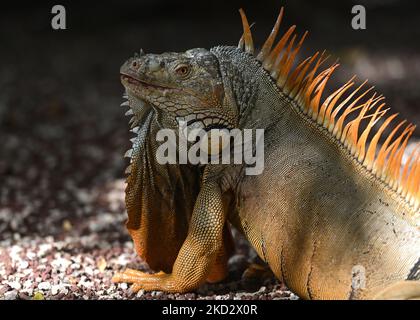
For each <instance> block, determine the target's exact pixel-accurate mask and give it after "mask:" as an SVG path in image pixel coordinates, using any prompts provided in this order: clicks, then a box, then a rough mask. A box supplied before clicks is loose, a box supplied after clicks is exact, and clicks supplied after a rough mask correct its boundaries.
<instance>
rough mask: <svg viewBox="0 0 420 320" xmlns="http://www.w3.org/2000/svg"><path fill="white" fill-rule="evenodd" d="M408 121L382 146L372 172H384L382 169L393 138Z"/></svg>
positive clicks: (394, 130) (395, 130)
mask: <svg viewBox="0 0 420 320" xmlns="http://www.w3.org/2000/svg"><path fill="white" fill-rule="evenodd" d="M406 122H407V121H406V120H403V121H401V122H400V123H399V124H398V125H397V126H396V127H395V128H394V129H393V130H392V132H391V133H390V134H389V136H388V137H387V138H386V140H385V142H384V144H383V145H382V147H381V148H380V149H379V152H378V155H377V157H376V160H375V161H374V162H373V168H372V171H373V173H376V172H380V171H382V168H383V167H384V163H385V158H386V156H387V155H388V153H389V151H390V150H389V149H388V146H389V143H390V142H391V140H392V138H393V137H394V135H395V133H396V132H397V131H398V129H399V128H401V126H402V125H403V124H404V123H406Z"/></svg>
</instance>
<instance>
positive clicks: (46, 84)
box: [0, 0, 420, 299]
mask: <svg viewBox="0 0 420 320" xmlns="http://www.w3.org/2000/svg"><path fill="white" fill-rule="evenodd" d="M55 4H58V2H55V1H54V2H48V1H45V2H42V3H36V4H35V2H33V3H32V4H26V5H25V6H22V5H21V4H19V3H17V2H15V4H7V5H6V4H2V10H1V12H0V66H1V67H0V299H1V298H6V299H15V298H18V299H29V298H33V297H34V296H36V294H39V295H38V298H42V297H47V298H56V299H60V298H69V299H70V298H84V299H89V298H121V297H127V293H126V291H127V290H125V289H126V287H125V286H122V285H119V286H115V285H111V284H110V283H109V277H110V276H111V275H112V272H113V271H115V270H119V269H121V268H123V267H125V266H126V265H127V264H128V266H131V267H134V268H143V269H144V270H147V266H145V265H144V264H143V263H142V262H141V261H139V259H137V257H136V256H135V254H134V253H133V250H132V245H131V241H130V239H129V237H128V235H127V233H126V231H125V228H124V221H125V219H126V215H125V211H124V210H125V209H124V202H123V199H124V174H123V172H124V168H125V166H126V165H127V163H126V160H125V159H124V158H123V154H124V152H125V150H127V149H128V148H129V147H130V142H129V138H130V134H129V132H128V124H127V119H126V118H125V117H124V112H125V110H123V108H120V107H119V104H120V103H121V101H122V99H121V95H122V93H123V89H122V86H121V85H120V82H119V67H120V65H121V64H122V63H123V62H124V60H125V59H127V58H128V57H130V56H131V55H132V54H133V53H134V52H135V51H139V49H140V48H143V49H144V50H145V51H146V52H154V53H159V52H163V51H184V50H186V49H189V48H193V47H204V48H210V47H212V46H215V45H219V44H223V45H236V44H237V42H238V40H239V38H240V36H241V34H242V27H241V22H240V17H239V13H238V9H239V8H240V7H242V8H244V9H245V11H246V13H247V15H248V19H249V20H250V22H256V24H255V26H254V27H253V34H254V41H255V42H256V45H257V46H259V45H261V44H262V43H263V41H264V40H265V38H266V36H267V34H268V33H269V32H270V30H271V27H272V25H273V23H274V21H275V19H276V17H277V14H278V11H279V8H280V6H282V5H284V6H285V9H286V11H285V13H286V15H285V19H284V20H283V23H282V30H283V31H284V30H285V29H286V27H288V26H290V25H291V24H296V25H297V30H298V33H299V34H302V33H303V32H304V31H305V30H309V31H310V33H309V38H308V39H307V40H306V42H305V45H304V46H305V50H304V51H305V53H308V54H310V53H312V52H314V51H316V50H320V49H327V50H328V52H329V53H331V54H332V56H333V59H335V58H337V57H340V61H341V67H340V68H339V71H338V72H337V74H336V75H335V77H334V78H333V80H332V83H333V84H334V83H335V84H336V85H338V83H342V82H343V81H345V80H347V79H348V78H349V77H350V76H351V75H353V74H357V75H358V77H359V79H362V80H363V79H365V78H368V79H369V80H370V82H371V83H373V84H375V86H376V89H377V90H378V91H379V92H380V93H383V94H384V95H385V96H386V98H387V103H388V105H390V106H392V107H393V109H394V110H396V111H398V112H400V113H401V115H402V117H403V118H407V119H409V120H410V121H412V122H414V123H417V124H420V112H419V108H420V90H419V89H420V42H419V41H418V39H420V28H419V26H418V23H419V21H420V10H419V9H418V8H417V6H416V1H397V0H369V1H368V0H366V1H362V0H359V1H349V0H342V1H332V0H331V1H325V0H324V1H316V2H315V1H309V0H308V1H303V0H293V1H280V0H276V1H274V0H264V1H250V0H249V1H246V0H243V1H239V0H233V1H226V0H225V1H218V0H217V1H216V0H211V1H210V0H209V1H193V0H183V1H174V0H172V1H169V0H168V1H164V0H153V1H152V0H142V1H127V0H125V1H116V0H112V1H106V2H105V1H89V2H88V3H87V2H86V1H71V2H66V1H60V3H59V4H62V5H64V6H65V8H66V12H67V30H53V29H52V28H51V19H52V17H53V15H52V14H51V8H52V6H53V5H55ZM356 4H362V5H364V6H365V8H366V11H367V29H366V30H353V29H352V27H351V19H352V17H353V15H352V14H351V8H352V7H353V5H356ZM333 59H331V61H332V60H333ZM333 87H334V85H333ZM415 135H416V137H417V138H419V137H420V134H419V130H417V131H416V133H415ZM238 241H239V242H238V248H239V250H238V255H237V256H236V260H234V261H233V262H232V263H231V264H232V268H236V269H237V272H238V273H239V272H240V271H241V270H242V271H243V268H244V265H246V263H247V262H249V260H250V259H253V256H252V255H253V253H252V251H249V250H248V248H247V247H246V244H245V243H243V241H242V242H241V240H238ZM233 273H234V272H233ZM235 285H236V286H240V284H238V283H237V282H235V281H233V282H230V287H226V286H225V287H223V286H222V287H221V288H219V289H220V290H222V294H224V295H226V294H232V293H229V292H230V291H235V290H237V289H238V287H235ZM279 286H280V287H279ZM281 286H282V285H281V284H278V283H275V282H274V283H272V284H271V286H266V287H264V288H265V289H264V290H265V291H264V290H263V291H261V290H260V291H261V292H260V293H259V294H256V295H252V294H251V293H249V292H248V293H249V295H250V296H251V298H252V297H258V298H261V297H263V298H264V297H265V298H270V297H271V298H273V297H274V298H275V297H277V295H280V296H279V297H280V298H282V297H284V298H290V297H293V295H292V294H290V293H287V291H285V288H284V287H281ZM226 288H227V289H226ZM279 288H281V289H282V290H284V291H281V290H280V289H279ZM219 289H217V288H216V289H214V288H213V289H209V290H210V291H206V292H204V293H202V294H201V295H200V293H198V294H192V296H182V297H184V298H185V297H186V298H200V297H202V296H212V292H213V291H215V292H216V293H217V292H218V291H217V290H219ZM107 290H108V291H107ZM206 290H207V289H206ZM223 290H225V291H223ZM257 290H258V289H257ZM254 291H255V290H254ZM209 292H210V293H209ZM250 292H253V291H252V290H251V291H250ZM258 292H259V291H258ZM279 292H281V293H279ZM219 293H220V292H219ZM128 296H129V295H128ZM136 297H138V298H141V297H142V296H141V295H138V296H136ZM144 297H146V298H150V297H152V298H158V297H162V298H166V297H168V296H165V295H159V294H156V295H155V296H150V295H149V294H146V295H145V296H144ZM169 297H171V296H169ZM246 297H247V295H245V298H246Z"/></svg>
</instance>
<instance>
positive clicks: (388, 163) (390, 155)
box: [382, 123, 414, 183]
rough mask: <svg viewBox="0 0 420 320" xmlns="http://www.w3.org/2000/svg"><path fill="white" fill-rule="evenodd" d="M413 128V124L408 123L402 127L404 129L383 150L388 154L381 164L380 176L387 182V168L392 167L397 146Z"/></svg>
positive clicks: (388, 177) (388, 174)
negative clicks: (384, 161)
mask: <svg viewBox="0 0 420 320" xmlns="http://www.w3.org/2000/svg"><path fill="white" fill-rule="evenodd" d="M413 130H414V128H413V125H412V124H411V123H409V124H408V125H407V127H406V128H405V129H404V131H403V132H402V133H401V134H400V135H399V136H398V137H397V138H396V139H395V140H394V141H393V142H392V143H391V145H390V146H389V147H388V148H387V149H386V151H385V153H386V154H387V155H388V160H387V161H386V163H384V165H383V168H382V177H383V178H384V179H385V181H386V182H388V183H389V180H390V178H391V176H390V172H389V170H390V168H391V167H392V164H393V161H394V157H395V154H396V153H397V150H398V147H399V146H400V144H401V141H402V140H403V139H404V137H405V136H406V135H409V136H410V135H411V134H412V132H413ZM399 165H401V162H400V163H399Z"/></svg>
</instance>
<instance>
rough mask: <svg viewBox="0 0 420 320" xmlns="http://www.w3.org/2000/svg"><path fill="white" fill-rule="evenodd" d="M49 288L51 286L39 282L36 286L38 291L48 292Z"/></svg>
mask: <svg viewBox="0 0 420 320" xmlns="http://www.w3.org/2000/svg"><path fill="white" fill-rule="evenodd" d="M50 288H51V284H50V283H49V282H47V281H44V282H41V283H40V284H38V289H39V290H50Z"/></svg>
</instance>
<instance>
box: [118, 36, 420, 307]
mask: <svg viewBox="0 0 420 320" xmlns="http://www.w3.org/2000/svg"><path fill="white" fill-rule="evenodd" d="M245 36H246V34H245ZM246 41H247V39H246V37H245V46H247V45H249V39H248V42H246ZM247 43H248V44H247ZM121 75H122V76H121V79H122V83H123V85H124V86H125V87H126V90H127V93H128V96H129V97H135V98H136V99H139V100H144V101H146V103H147V104H149V105H151V106H152V107H153V109H154V110H155V111H156V113H157V123H158V124H159V126H160V127H165V128H173V129H177V128H178V121H179V120H180V119H181V120H183V119H186V120H188V121H190V123H193V122H201V123H202V125H203V126H204V127H206V128H211V127H214V126H215V125H216V126H218V127H226V128H239V129H245V128H247V129H250V128H254V129H256V128H259V129H264V130H265V169H264V171H263V173H262V174H261V175H256V176H248V175H245V173H244V172H245V170H244V168H245V167H244V166H243V165H212V164H209V165H206V166H205V168H204V173H203V177H202V180H201V183H200V187H199V192H198V195H197V197H196V199H194V200H195V201H194V209H193V210H192V215H191V218H190V221H189V227H188V232H187V234H186V236H185V241H184V242H183V244H182V246H181V247H180V248H179V247H178V246H176V245H174V247H175V250H174V252H175V251H178V249H179V252H178V254H177V256H176V260H175V262H174V265H173V268H172V271H171V272H168V271H166V270H165V273H163V272H161V273H158V274H145V273H142V272H139V271H135V270H127V271H126V272H123V273H119V274H116V275H115V276H114V278H113V280H114V281H115V282H130V283H133V290H135V291H136V290H139V289H145V290H163V291H168V292H186V291H190V290H194V289H196V288H197V287H198V286H199V285H200V284H202V283H203V282H204V281H206V279H209V278H210V279H212V278H213V279H218V280H220V279H222V278H223V277H224V275H225V272H217V271H214V270H225V268H224V267H223V266H225V265H226V258H227V256H228V254H227V252H228V251H229V250H227V249H226V248H227V247H229V245H226V243H229V241H226V240H225V239H226V234H228V232H227V231H226V230H227V227H226V226H227V224H226V222H227V221H228V222H230V223H232V224H233V225H234V226H236V227H237V228H238V229H239V230H240V231H242V233H243V234H244V235H245V236H246V238H247V239H248V240H249V242H250V243H251V244H252V246H253V247H254V248H255V249H256V251H257V253H258V254H259V256H260V257H261V258H262V259H263V260H264V261H265V262H267V263H268V265H269V266H270V268H271V269H272V270H273V272H274V273H275V275H276V276H277V277H278V278H279V279H282V280H284V281H285V283H286V284H287V285H288V287H289V288H290V289H291V290H293V291H294V292H296V293H297V294H298V295H299V296H300V297H302V298H312V299H349V298H350V299H362V298H368V299H369V298H373V297H389V296H390V291H389V290H387V288H389V287H392V288H395V286H397V288H398V290H399V291H398V290H397V291H398V292H404V293H402V297H404V298H410V297H416V296H417V297H419V296H420V289H419V283H418V282H413V281H409V282H408V283H409V284H408V285H407V282H405V280H419V272H418V268H419V264H420V263H419V261H420V232H419V220H418V214H419V212H418V209H416V207H415V206H413V205H410V203H408V202H407V201H406V200H405V199H404V197H402V196H401V195H400V194H399V193H398V192H396V191H395V190H393V189H392V188H391V187H390V186H389V185H388V184H387V183H385V182H384V181H383V180H381V179H378V178H377V177H376V176H375V175H373V174H372V173H371V171H370V170H368V169H366V167H364V166H362V165H361V163H360V162H358V161H357V159H356V158H355V156H353V155H352V154H351V153H349V151H348V149H347V148H346V147H344V146H343V144H342V143H341V142H340V141H338V140H337V139H336V138H334V137H333V136H332V135H331V134H330V133H329V132H328V131H327V130H326V129H325V128H324V127H323V126H321V125H319V124H317V123H316V122H314V121H312V119H310V118H309V117H307V116H306V115H304V114H302V112H301V109H300V108H299V107H298V106H297V105H296V102H295V101H294V100H292V99H290V98H289V97H288V95H286V94H285V93H284V92H283V91H282V90H280V89H279V87H278V86H277V85H276V83H275V82H273V80H272V79H271V77H270V75H269V74H268V73H267V71H266V70H265V69H264V68H262V67H261V64H260V63H259V62H258V61H257V60H256V59H255V58H254V57H253V56H251V55H250V54H249V53H247V52H244V51H243V50H241V49H240V48H234V47H216V48H213V49H211V50H210V51H207V50H205V49H194V50H190V51H187V52H185V53H165V54H162V55H150V54H148V55H142V56H140V57H135V58H131V59H129V60H128V61H127V62H126V63H125V64H124V65H123V66H122V68H121ZM209 119H210V120H209ZM149 139H150V141H151V140H152V138H151V136H149ZM175 167H177V169H176V170H180V167H181V166H178V165H177V166H175ZM168 170H171V169H168ZM193 176H194V173H193ZM197 176H198V174H197V173H195V177H197ZM181 180H182V181H184V182H185V181H186V180H185V179H184V178H181ZM143 181H144V180H143ZM136 183H137V182H136ZM166 184H167V185H171V182H166ZM184 185H185V186H187V185H186V184H184ZM188 187H190V186H189V185H188V186H187V188H188ZM191 190H194V188H192V189H191ZM137 197H139V196H136V197H132V198H129V200H128V202H127V206H128V207H129V206H132V205H133V204H134V203H136V201H137ZM148 197H149V195H148V194H146V195H145V196H144V198H145V199H146V200H147V199H148ZM153 197H154V198H155V199H157V198H158V195H156V194H155V195H154V196H153ZM153 197H152V198H153ZM165 197H169V195H164V198H165ZM189 200H192V198H189ZM181 207H182V206H181ZM181 210H182V211H183V214H184V215H187V216H188V214H187V213H186V212H187V211H188V209H187V206H185V208H182V209H181ZM150 211H152V212H153V214H156V215H158V216H159V217H160V215H159V214H160V213H161V212H160V209H159V208H158V209H156V210H155V209H154V208H153V206H151V207H150ZM129 215H130V214H129ZM130 217H131V219H135V217H134V216H130ZM150 220H153V217H150ZM159 221H160V223H163V221H164V218H160V220H159ZM170 225H172V226H176V224H174V223H170ZM139 228H140V230H143V231H141V232H140V233H141V234H143V233H148V232H150V233H151V232H153V231H154V230H145V228H146V227H143V226H141V224H140V226H139ZM147 228H150V226H149V227H147ZM181 230H184V229H182V228H181ZM173 231H174V232H177V230H176V227H175V228H173ZM131 234H132V235H133V233H132V231H131ZM182 238H184V236H181V237H180V238H179V239H178V242H177V243H180V242H181V239H182ZM133 239H134V241H135V243H136V248H138V251H140V252H141V251H142V247H143V246H145V247H149V248H150V249H149V250H152V249H155V250H156V251H159V250H160V249H161V246H160V245H159V244H158V243H152V242H149V240H141V241H140V240H138V239H137V238H136V237H135V236H133ZM171 256H172V257H173V256H174V255H173V254H172V255H171ZM218 257H219V258H218ZM220 257H222V258H220ZM221 261H222V262H221ZM220 266H222V267H220ZM160 269H163V268H160ZM212 273H214V274H216V275H218V276H216V277H212ZM391 296H392V295H391Z"/></svg>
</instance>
